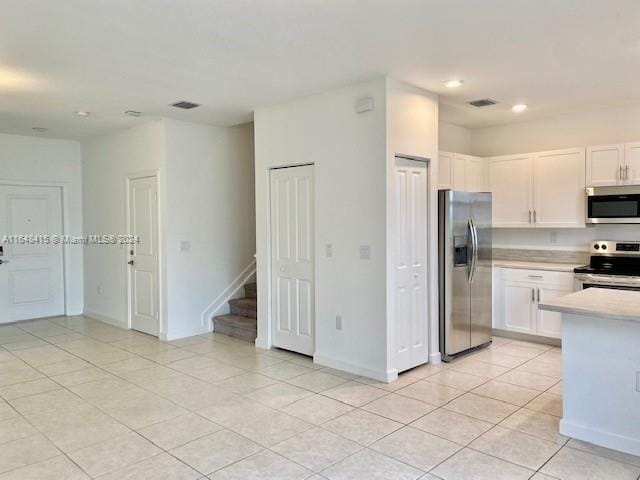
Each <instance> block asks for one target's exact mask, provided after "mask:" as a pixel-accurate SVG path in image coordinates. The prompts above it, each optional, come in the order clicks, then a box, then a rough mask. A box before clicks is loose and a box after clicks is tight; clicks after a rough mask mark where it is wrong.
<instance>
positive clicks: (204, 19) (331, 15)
mask: <svg viewBox="0 0 640 480" xmlns="http://www.w3.org/2000/svg"><path fill="white" fill-rule="evenodd" d="M639 27H640V2H639V1H638V0H606V1H603V0H562V1H558V0H57V1H49V0H47V1H43V0H3V2H2V14H1V15H0V131H2V132H8V133H18V134H26V135H31V134H34V132H33V131H32V127H33V126H42V127H47V128H48V129H49V131H48V132H46V133H44V134H42V135H43V136H48V137H57V138H75V139H79V138H83V137H86V136H90V135H95V134H99V133H101V132H105V131H109V130H112V129H116V128H122V127H125V126H129V125H133V124H135V123H140V122H144V121H148V119H149V118H154V117H161V116H168V117H172V118H177V119H182V120H189V121H196V122H205V123H210V124H215V125H234V124H238V123H242V122H246V121H249V120H251V118H252V112H253V110H254V109H256V108H258V107H263V106H268V105H273V104H277V103H281V102H285V101H287V100H290V99H292V98H296V97H300V96H304V95H308V94H311V93H315V92H320V91H323V90H327V89H330V88H333V87H336V86H339V85H343V84H346V83H350V82H355V81H358V80H363V79H367V78H371V77H374V76H376V75H381V74H388V75H390V76H392V77H395V78H397V79H399V80H404V81H406V82H409V83H412V84H414V85H417V86H420V87H423V88H425V89H427V90H431V91H434V92H436V93H438V94H441V95H442V96H441V104H442V118H443V119H445V120H446V121H450V122H452V123H457V124H459V125H463V126H468V127H473V128H475V127H482V126H488V125H496V124H503V123H509V122H513V121H522V120H527V119H533V118H541V117H546V116H551V115H556V114H559V113H564V112H569V111H576V110H581V109H584V110H586V109H593V108H597V107H601V106H610V105H611V106H613V105H620V104H624V103H628V102H639V101H640V81H639V80H638V79H639V78H640V28H639ZM451 78H462V79H464V81H465V82H464V84H463V85H462V87H460V88H458V89H456V90H449V89H446V88H445V87H444V86H443V81H445V80H447V79H451ZM484 97H490V98H493V99H496V100H498V101H500V103H499V104H498V105H495V106H492V107H486V108H485V109H476V108H474V107H469V106H466V104H465V102H467V101H469V100H474V99H477V98H484ZM178 100H191V101H194V102H197V103H201V104H202V105H203V106H202V107H200V108H197V109H195V110H191V111H179V110H176V109H174V108H171V107H169V106H168V104H169V103H172V102H175V101H178ZM520 102H522V103H526V104H528V105H529V109H528V110H527V111H526V112H525V113H522V114H514V113H513V112H511V110H510V107H511V105H512V104H514V103H520ZM76 110H87V111H90V112H92V113H91V116H89V117H87V118H82V117H78V116H75V115H73V112H74V111H76ZM125 110H139V111H142V112H144V116H143V117H141V118H137V119H136V118H131V117H127V116H125V115H124V114H123V112H124V111H125Z"/></svg>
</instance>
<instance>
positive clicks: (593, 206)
mask: <svg viewBox="0 0 640 480" xmlns="http://www.w3.org/2000/svg"><path fill="white" fill-rule="evenodd" d="M586 223H640V185H624V186H623V185H621V186H617V187H589V188H587V218H586Z"/></svg>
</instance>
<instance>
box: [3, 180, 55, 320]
mask: <svg viewBox="0 0 640 480" xmlns="http://www.w3.org/2000/svg"><path fill="white" fill-rule="evenodd" d="M61 236H62V198H61V190H60V188H58V187H35V186H8V185H0V237H2V238H0V242H1V243H0V246H1V247H2V256H0V323H8V322H15V321H18V320H27V319H30V318H41V317H51V316H56V315H64V274H63V267H62V258H63V254H62V251H63V247H62V244H61V243H58V241H61V240H62V237H61Z"/></svg>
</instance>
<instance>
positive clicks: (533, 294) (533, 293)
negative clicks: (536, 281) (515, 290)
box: [531, 288, 536, 302]
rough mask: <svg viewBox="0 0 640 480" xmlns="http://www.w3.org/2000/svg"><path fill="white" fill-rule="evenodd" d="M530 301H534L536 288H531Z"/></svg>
mask: <svg viewBox="0 0 640 480" xmlns="http://www.w3.org/2000/svg"><path fill="white" fill-rule="evenodd" d="M531 301H532V302H535V301H536V289H535V288H532V289H531Z"/></svg>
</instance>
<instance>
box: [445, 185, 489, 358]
mask: <svg viewBox="0 0 640 480" xmlns="http://www.w3.org/2000/svg"><path fill="white" fill-rule="evenodd" d="M438 215H439V219H438V240H439V247H438V248H439V262H438V264H439V265H438V266H439V276H440V352H441V354H442V359H443V360H444V361H449V360H451V359H452V358H453V357H454V355H458V354H460V353H463V352H466V351H468V350H471V349H475V348H478V347H480V346H482V345H488V344H489V343H491V320H492V318H491V317H492V311H491V273H492V272H491V269H492V267H491V194H490V193H470V192H456V191H453V190H441V191H440V192H438Z"/></svg>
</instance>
